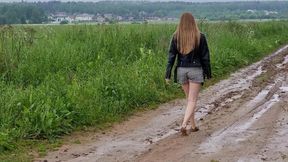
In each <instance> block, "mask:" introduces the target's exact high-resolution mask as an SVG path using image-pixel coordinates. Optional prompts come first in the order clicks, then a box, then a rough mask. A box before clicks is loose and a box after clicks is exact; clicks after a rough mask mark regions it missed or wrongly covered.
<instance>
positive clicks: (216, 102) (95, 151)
mask: <svg viewBox="0 0 288 162" xmlns="http://www.w3.org/2000/svg"><path fill="white" fill-rule="evenodd" d="M287 49H288V45H287V46H284V47H282V48H281V49H280V50H278V51H276V52H274V53H273V54H272V55H270V56H268V57H266V58H264V59H263V60H261V61H259V62H257V63H255V64H252V65H251V66H249V67H246V68H244V69H241V70H239V71H238V72H236V73H234V74H232V75H231V76H230V77H229V78H228V79H226V80H222V81H220V82H219V83H216V84H215V85H213V86H211V87H209V88H207V89H205V90H203V91H202V92H201V94H200V97H199V101H198V104H197V107H198V110H197V112H196V119H197V120H198V124H199V126H200V129H201V130H200V132H197V133H193V134H191V135H190V136H188V137H187V138H183V137H181V136H179V134H178V133H177V128H178V127H179V123H181V120H182V116H183V114H184V111H185V110H184V107H185V104H186V101H185V100H184V99H178V100H174V101H171V102H169V103H166V104H163V105H160V106H159V108H158V109H156V110H153V111H149V112H144V113H143V112H142V113H141V114H136V115H135V116H133V117H131V118H130V119H129V120H128V121H125V122H123V123H121V124H116V125H115V126H113V127H112V128H111V129H110V130H108V131H107V132H105V134H101V133H93V132H90V133H87V134H80V135H75V136H72V137H68V139H67V141H69V140H70V141H75V140H79V141H81V144H73V143H71V142H70V143H69V142H66V145H64V146H62V147H61V148H60V149H59V150H58V151H55V152H51V153H49V154H48V155H47V156H46V157H45V158H39V159H35V161H43V160H48V161H49V162H50V161H59V162H60V161H71V162H72V161H75V162H78V161H85V162H86V161H93V162H94V161H101V162H102V161H109V162H110V161H191V158H193V159H194V160H195V159H197V161H201V160H204V161H205V160H211V158H213V159H214V158H215V159H217V158H218V156H223V154H222V153H224V152H225V151H224V152H223V150H222V148H220V149H216V150H214V151H210V153H209V151H206V152H205V150H208V149H207V148H206V146H205V145H207V147H208V146H211V143H210V142H209V139H210V141H211V139H212V141H217V140H215V139H213V138H215V137H216V138H219V135H220V137H221V134H222V136H223V133H224V135H225V134H226V135H225V136H223V137H225V138H226V137H229V138H230V139H229V140H227V141H230V142H232V143H233V140H234V136H235V135H238V134H245V132H249V130H250V129H252V128H253V126H254V125H255V123H258V122H259V121H260V120H259V119H262V117H263V116H265V115H266V114H268V113H272V114H274V117H275V118H277V115H275V114H279V112H280V111H277V112H274V111H275V109H274V107H275V105H277V104H278V100H277V95H278V98H279V100H280V101H279V102H281V103H282V98H283V94H285V93H286V91H285V90H286V87H285V86H283V83H282V82H283V81H284V80H286V81H287V77H286V78H285V77H283V76H281V75H280V74H282V75H284V76H285V75H286V76H287V75H288V72H287V68H288V67H287V63H288V55H287V53H288V52H287V51H288V50H287ZM273 64H274V65H273ZM267 75H268V76H267ZM276 76H277V77H276ZM278 76H279V77H278ZM273 77H275V78H279V79H278V80H275V79H274V78H273ZM259 78H262V79H259ZM263 78H264V79H263ZM259 80H260V81H259ZM282 89H284V90H282ZM282 91H285V93H284V92H283V94H282ZM279 93H280V94H279ZM257 95H258V98H257ZM255 98H256V99H255ZM253 99H254V100H253ZM272 103H273V104H272ZM249 104H250V105H249ZM255 105H256V106H255ZM243 107H246V108H243ZM281 110H282V109H281ZM283 111H284V110H283ZM273 112H274V113H273ZM253 114H254V116H253ZM244 120H245V121H250V124H247V125H245V122H244V123H243V122H242V121H244ZM275 120H276V119H275ZM273 121H274V118H273ZM248 123H249V122H248ZM241 125H242V128H241ZM243 125H244V126H243ZM271 127H272V126H271ZM243 128H245V129H243ZM253 129H254V128H253ZM255 129H256V128H255ZM257 129H258V128H257ZM271 129H272V128H271ZM219 130H220V131H219ZM261 130H262V129H259V131H261ZM263 130H266V129H263ZM221 131H222V132H221ZM233 131H234V132H233ZM227 132H228V133H227ZM229 132H230V133H229ZM268 134H269V133H268ZM256 135H257V131H256ZM254 136H255V133H254V134H253V133H252V134H250V136H248V135H247V137H246V136H244V137H245V139H244V137H241V138H242V141H241V138H239V139H240V140H238V143H239V142H240V143H243V142H244V143H245V141H247V139H251V138H253V137H254ZM268 136H269V137H270V136H271V135H267V137H268ZM223 137H221V138H220V139H221V140H219V142H218V143H217V142H216V143H215V144H214V145H216V146H217V145H218V146H220V145H221V144H222V141H223V140H222V138H223ZM224 140H225V139H224ZM205 143H206V144H205ZM234 143H235V142H234ZM266 143H267V142H266ZM224 144H225V143H224ZM227 145H229V142H228V144H225V145H223V144H222V146H226V147H227ZM259 145H260V144H259ZM267 145H268V144H267ZM271 145H273V144H271ZM204 146H205V147H204ZM201 147H202V148H201ZM269 147H272V146H269ZM236 148H238V147H236ZM241 148H242V145H241V146H240V147H239V149H241ZM257 148H258V147H257ZM203 150H204V152H203ZM255 150H259V149H255ZM255 150H253V151H254V152H255ZM221 151H222V152H221ZM219 152H220V153H219ZM226 152H229V149H228V150H227V151H226ZM259 154H260V153H259ZM238 155H239V154H238ZM200 157H202V159H201V158H200ZM228 157H229V156H228ZM251 158H255V157H252V156H251ZM262 158H267V157H264V156H263V157H262ZM267 159H269V158H267ZM194 160H192V161H194ZM228 160H229V159H228ZM239 160H240V161H241V160H244V161H245V159H239Z"/></svg>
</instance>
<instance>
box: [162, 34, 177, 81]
mask: <svg viewBox="0 0 288 162" xmlns="http://www.w3.org/2000/svg"><path fill="white" fill-rule="evenodd" d="M176 55H177V46H176V43H175V41H174V38H173V37H172V39H171V41H170V47H169V51H168V64H167V67H166V75H165V79H170V78H171V71H172V68H173V65H174V62H175V59H176Z"/></svg>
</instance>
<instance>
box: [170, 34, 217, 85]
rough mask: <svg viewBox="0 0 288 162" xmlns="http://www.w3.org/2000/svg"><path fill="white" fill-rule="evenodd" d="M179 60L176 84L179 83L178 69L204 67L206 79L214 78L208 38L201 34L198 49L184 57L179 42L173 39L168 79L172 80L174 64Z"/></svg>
mask: <svg viewBox="0 0 288 162" xmlns="http://www.w3.org/2000/svg"><path fill="white" fill-rule="evenodd" d="M176 58H177V65H176V68H175V71H174V82H177V78H176V77H177V67H202V69H203V73H204V79H210V78H212V75H211V65H210V53H209V49H208V44H207V40H206V37H205V35H204V34H203V33H201V37H200V44H199V47H198V48H195V49H194V50H192V51H191V52H190V53H189V54H186V55H183V54H181V53H180V52H179V51H178V49H177V42H176V39H174V37H173V38H172V39H171V43H170V48H169V56H168V64H167V68H166V75H165V78H166V79H170V78H171V70H172V68H173V65H174V62H175V60H176Z"/></svg>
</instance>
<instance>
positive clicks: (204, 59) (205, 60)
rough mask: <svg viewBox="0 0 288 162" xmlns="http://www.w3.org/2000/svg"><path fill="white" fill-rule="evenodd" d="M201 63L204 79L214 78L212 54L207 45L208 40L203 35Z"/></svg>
mask: <svg viewBox="0 0 288 162" xmlns="http://www.w3.org/2000/svg"><path fill="white" fill-rule="evenodd" d="M199 50H200V51H199V52H200V62H201V65H202V68H203V73H204V78H205V79H210V78H212V74H211V64H210V52H209V48H208V44H207V40H206V37H205V35H204V34H201V40H200V49H199Z"/></svg>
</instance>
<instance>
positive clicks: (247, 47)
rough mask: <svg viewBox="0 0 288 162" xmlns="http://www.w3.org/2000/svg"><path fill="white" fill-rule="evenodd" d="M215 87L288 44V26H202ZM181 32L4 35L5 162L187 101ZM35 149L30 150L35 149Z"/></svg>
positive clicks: (168, 28)
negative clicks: (177, 49)
mask: <svg viewBox="0 0 288 162" xmlns="http://www.w3.org/2000/svg"><path fill="white" fill-rule="evenodd" d="M199 27H200V29H201V31H203V32H204V33H205V34H206V36H207V39H208V44H209V47H210V51H211V60H212V70H213V76H214V78H213V80H212V81H210V82H209V83H208V84H206V86H207V85H209V84H212V83H214V82H216V81H218V80H219V79H222V78H224V77H226V76H227V75H228V74H229V73H231V72H233V71H235V70H237V69H239V68H241V67H243V66H246V65H248V64H251V63H252V62H255V61H256V60H259V59H261V58H262V57H263V56H265V55H267V54H269V53H270V52H271V51H272V50H275V49H276V48H278V47H279V46H280V45H282V44H285V43H287V42H288V30H287V28H288V22H287V21H275V22H257V23H254V22H247V23H241V24H240V23H236V22H227V23H210V24H209V23H205V24H199ZM175 28H176V25H175V24H154V25H151V24H146V25H139V24H133V25H87V26H86V25H76V26H73V25H69V26H34V27H28V26H1V27H0V77H1V78H0V91H1V93H0V154H1V153H2V156H1V155H0V160H1V159H2V161H3V160H4V158H7V156H4V154H6V155H7V154H9V153H13V152H17V150H19V149H20V147H19V145H20V143H23V141H26V143H29V141H33V140H39V139H40V140H44V139H49V140H53V139H55V138H57V137H59V136H61V135H64V134H69V133H70V132H71V131H72V130H75V129H76V128H79V127H80V128H82V127H83V126H93V127H101V126H103V125H104V124H107V123H113V122H115V121H120V120H121V119H123V117H126V116H129V115H130V114H132V113H133V112H134V111H138V110H139V109H143V108H144V107H149V106H150V105H153V104H158V103H163V102H166V101H168V100H171V99H173V98H177V97H181V96H182V92H181V91H180V89H179V86H178V85H175V84H174V85H171V86H167V85H165V82H164V73H165V67H166V62H167V49H168V45H169V40H170V38H171V35H172V33H173V31H174V30H175ZM27 141H28V142H27Z"/></svg>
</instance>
